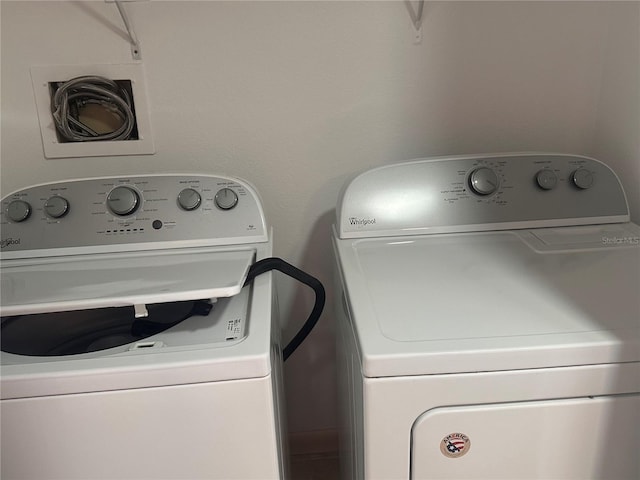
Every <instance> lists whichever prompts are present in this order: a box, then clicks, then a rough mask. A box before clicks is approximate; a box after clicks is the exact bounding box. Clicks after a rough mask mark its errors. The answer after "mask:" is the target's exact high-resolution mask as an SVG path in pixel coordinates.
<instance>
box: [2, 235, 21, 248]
mask: <svg viewBox="0 0 640 480" xmlns="http://www.w3.org/2000/svg"><path fill="white" fill-rule="evenodd" d="M11 245H20V239H19V238H11V237H10V238H4V239H2V241H0V248H7V247H10V246H11Z"/></svg>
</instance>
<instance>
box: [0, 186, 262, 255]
mask: <svg viewBox="0 0 640 480" xmlns="http://www.w3.org/2000/svg"><path fill="white" fill-rule="evenodd" d="M1 206H2V208H1V210H0V228H1V230H2V240H1V242H2V243H1V247H2V256H3V258H22V257H30V256H52V255H69V254H75V253H99V252H113V251H126V250H148V249H159V248H172V247H188V246H222V245H235V244H246V243H255V242H266V241H268V232H267V227H266V222H265V217H264V212H263V208H262V203H261V201H260V198H259V196H258V194H257V192H256V190H255V189H254V188H253V187H252V186H251V185H250V184H248V183H247V182H245V181H243V180H240V179H237V178H231V177H222V176H212V175H147V176H132V177H103V178H91V179H82V180H71V181H65V182H55V183H48V184H42V185H36V186H32V187H29V188H25V189H23V190H19V191H17V192H14V193H12V194H10V195H7V196H6V197H5V198H3V199H2V202H1Z"/></svg>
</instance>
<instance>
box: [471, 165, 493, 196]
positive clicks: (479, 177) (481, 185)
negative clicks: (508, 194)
mask: <svg viewBox="0 0 640 480" xmlns="http://www.w3.org/2000/svg"><path fill="white" fill-rule="evenodd" d="M499 183H500V182H499V180H498V175H496V172H494V171H493V170H491V169H490V168H488V167H480V168H477V169H475V170H474V171H473V172H471V175H469V188H471V190H472V191H473V192H474V193H477V194H478V195H491V194H492V193H494V192H495V191H496V190H498V185H499Z"/></svg>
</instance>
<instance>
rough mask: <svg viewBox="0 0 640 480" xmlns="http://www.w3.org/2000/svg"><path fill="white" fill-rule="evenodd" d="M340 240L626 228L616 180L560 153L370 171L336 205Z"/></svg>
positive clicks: (601, 167)
mask: <svg viewBox="0 0 640 480" xmlns="http://www.w3.org/2000/svg"><path fill="white" fill-rule="evenodd" d="M337 215H338V219H337V220H338V224H337V226H338V230H339V232H338V233H339V235H340V237H341V238H353V237H370V236H390V235H410V234H426V233H447V232H464V231H483V230H499V229H513V228H537V227H553V226H562V225H585V224H594V223H614V222H627V221H629V211H628V206H627V201H626V198H625V194H624V191H623V189H622V186H621V184H620V181H619V180H618V178H617V176H616V175H615V173H614V172H613V171H612V170H611V169H610V168H609V167H607V166H606V165H605V164H603V163H602V162H599V161H598V160H595V159H591V158H587V157H582V156H576V155H562V154H533V153H532V154H525V153H523V154H501V155H473V156H459V157H443V158H434V159H420V160H414V161H411V162H405V163H399V164H395V165H389V166H385V167H380V168H376V169H373V170H369V171H367V172H365V173H363V174H361V175H359V176H358V177H356V178H355V179H354V180H353V181H351V183H349V184H348V185H347V186H346V188H345V190H344V191H343V193H342V195H341V198H340V199H339V202H338V208H337Z"/></svg>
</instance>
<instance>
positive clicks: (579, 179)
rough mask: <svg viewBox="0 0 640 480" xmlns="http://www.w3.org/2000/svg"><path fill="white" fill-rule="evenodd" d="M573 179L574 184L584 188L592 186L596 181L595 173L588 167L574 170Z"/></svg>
mask: <svg viewBox="0 0 640 480" xmlns="http://www.w3.org/2000/svg"><path fill="white" fill-rule="evenodd" d="M571 180H573V184H574V185H575V186H576V187H578V188H581V189H582V190H586V189H587V188H591V187H592V186H593V182H594V178H593V173H591V172H590V171H589V170H587V169H586V168H579V169H577V170H576V171H575V172H573V173H572V174H571Z"/></svg>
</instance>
